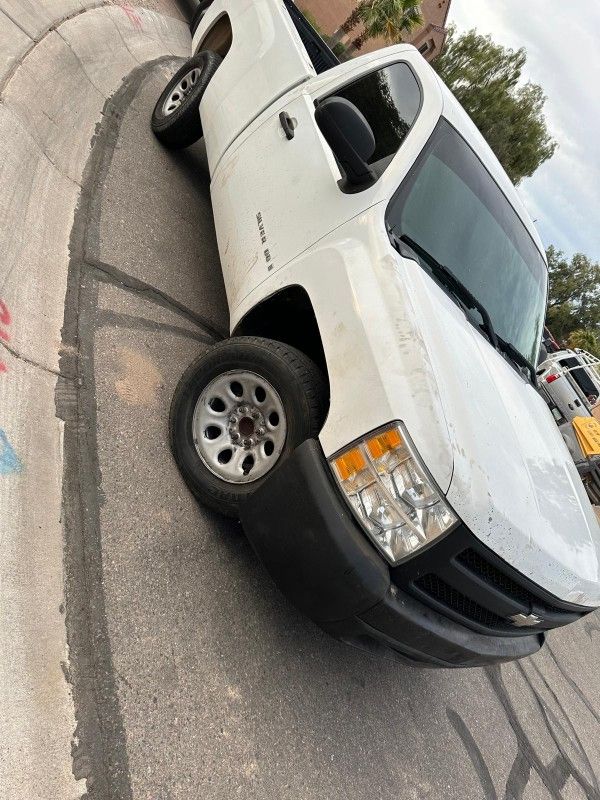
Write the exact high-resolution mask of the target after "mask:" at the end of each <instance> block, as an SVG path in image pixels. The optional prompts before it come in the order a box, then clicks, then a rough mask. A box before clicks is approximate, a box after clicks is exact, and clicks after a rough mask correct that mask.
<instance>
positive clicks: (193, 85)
mask: <svg viewBox="0 0 600 800" xmlns="http://www.w3.org/2000/svg"><path fill="white" fill-rule="evenodd" d="M220 63H221V56H219V55H217V53H212V52H210V51H209V50H205V51H203V52H201V53H197V54H196V55H195V56H192V58H190V59H188V60H187V61H186V62H185V64H183V65H182V67H181V68H180V69H178V70H177V72H176V73H175V75H173V77H172V78H171V80H170V81H169V83H168V84H167V86H166V87H165V89H164V91H163V92H162V94H161V96H160V97H159V98H158V100H157V102H156V105H155V106H154V111H153V112H152V122H151V125H152V130H153V132H154V135H155V136H156V138H157V139H158V140H159V141H160V142H162V144H164V145H165V147H168V148H170V149H171V150H178V149H180V148H182V147H188V146H189V145H191V144H193V143H194V142H197V141H198V139H200V138H201V136H202V122H201V121H200V110H199V106H200V100H201V99H202V95H203V94H204V92H205V91H206V87H207V86H208V84H209V83H210V81H211V79H212V77H213V75H214V74H215V72H216V71H217V69H218V67H219V64H220ZM174 94H179V96H180V98H181V95H183V97H182V98H181V99H179V100H177V99H176V98H172V96H173V95H174ZM170 98H172V102H171V103H170V104H169V99H170Z"/></svg>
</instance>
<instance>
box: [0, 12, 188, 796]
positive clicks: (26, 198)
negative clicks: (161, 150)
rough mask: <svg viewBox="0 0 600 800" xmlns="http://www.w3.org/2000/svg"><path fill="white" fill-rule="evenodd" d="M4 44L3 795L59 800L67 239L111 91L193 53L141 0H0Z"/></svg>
mask: <svg viewBox="0 0 600 800" xmlns="http://www.w3.org/2000/svg"><path fill="white" fill-rule="evenodd" d="M0 52H1V53H2V57H1V58H0V91H1V94H0V182H1V184H2V186H3V192H2V195H1V196H0V252H2V254H3V256H2V261H1V263H0V542H1V548H0V605H1V611H0V613H1V615H2V626H1V628H0V707H1V708H2V715H0V787H2V790H1V791H0V796H2V797H7V798H8V797H28V798H40V800H42V799H43V800H47V798H49V797H52V798H57V800H60V799H61V798H73V797H76V796H80V795H82V794H83V793H84V792H85V788H86V787H85V782H84V781H76V780H75V778H74V776H73V772H72V765H71V758H70V753H71V748H72V745H73V740H72V737H73V732H74V730H75V716H74V709H73V702H72V698H71V692H70V687H69V684H68V681H67V680H66V676H67V675H68V669H69V666H68V652H67V644H66V635H65V626H64V616H63V615H64V603H63V597H64V590H63V532H62V521H61V515H62V473H63V453H62V449H63V443H62V436H63V423H62V422H61V421H60V420H59V419H57V418H56V416H55V410H54V409H55V405H54V393H55V388H56V382H57V377H58V375H59V374H60V367H59V362H60V356H61V352H60V341H61V327H62V324H63V317H64V302H65V291H66V281H67V270H68V263H69V237H70V234H71V227H72V223H73V215H74V211H75V208H76V206H77V203H78V202H79V201H80V194H81V181H82V175H83V170H84V168H85V165H86V163H87V160H88V157H89V154H90V149H91V142H92V140H93V137H94V133H95V129H96V125H97V123H98V121H99V119H100V115H101V112H102V109H103V107H104V105H105V103H106V99H107V98H108V97H109V96H111V95H112V93H113V92H114V91H115V90H116V89H117V88H118V87H119V85H120V83H121V81H122V80H123V78H124V77H125V76H126V75H127V74H128V73H129V72H131V70H133V69H134V68H136V67H137V66H139V65H140V64H142V63H145V62H147V61H151V60H154V59H156V58H159V57H161V56H165V55H178V56H187V55H188V54H189V52H190V35H189V30H188V28H187V25H186V24H185V23H183V22H181V21H180V20H176V19H172V18H167V17H164V16H161V15H159V14H157V13H155V12H152V11H148V10H145V9H138V8H133V7H131V6H129V5H123V6H117V5H105V4H103V3H99V2H86V0H81V1H80V0H46V2H38V3H36V4H34V3H31V2H29V0H0ZM62 377H63V378H64V379H65V380H66V381H67V382H69V381H72V380H73V376H69V375H64V376H62Z"/></svg>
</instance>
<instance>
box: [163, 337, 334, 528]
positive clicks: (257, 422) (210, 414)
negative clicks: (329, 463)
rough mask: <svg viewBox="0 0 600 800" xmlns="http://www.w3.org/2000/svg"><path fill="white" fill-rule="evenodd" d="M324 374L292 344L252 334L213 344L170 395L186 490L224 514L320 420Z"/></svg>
mask: <svg viewBox="0 0 600 800" xmlns="http://www.w3.org/2000/svg"><path fill="white" fill-rule="evenodd" d="M326 403H327V391H326V384H325V381H324V378H323V376H322V374H321V372H320V370H319V369H318V368H317V367H316V365H315V364H314V363H313V362H312V361H311V360H310V359H309V358H307V356H305V355H304V354H303V353H301V352H300V351H299V350H296V349H295V348H293V347H289V346H288V345H285V344H283V343H281V342H275V341H272V340H270V339H261V338H258V337H238V338H233V339H228V340H226V341H224V342H220V343H219V344H216V345H214V347H212V348H211V349H210V350H209V351H208V352H207V353H205V354H204V355H202V356H200V358H198V359H197V360H196V361H194V362H193V364H191V365H190V367H189V368H188V369H187V371H186V372H185V374H184V375H183V377H182V378H181V381H180V382H179V385H178V386H177V389H176V390H175V394H174V396H173V401H172V403H171V413H170V442H171V450H172V452H173V455H174V457H175V461H176V462H177V465H178V466H179V469H180V470H181V473H182V475H183V477H184V479H185V481H186V483H187V484H188V486H189V488H190V489H191V490H192V492H193V493H194V494H195V495H196V497H197V498H198V499H199V500H200V501H201V502H202V503H204V504H205V505H207V506H209V507H210V508H212V509H214V510H216V511H219V512H220V513H222V514H225V515H226V516H230V517H237V516H238V509H239V505H240V503H241V502H242V500H243V499H244V498H245V497H246V496H247V495H248V494H250V493H251V492H252V491H254V489H256V487H257V486H259V485H260V483H261V482H262V481H264V480H265V479H266V477H267V476H268V475H269V473H270V472H271V471H272V470H273V469H274V468H275V466H276V465H277V464H279V463H280V462H281V461H282V460H283V459H285V458H286V457H287V456H288V455H289V454H290V453H291V452H292V451H293V450H294V449H295V448H296V447H298V445H300V444H302V442H303V441H305V440H306V439H309V438H312V437H314V436H316V435H317V434H318V432H319V430H320V428H321V425H322V424H323V420H324V417H325V410H326Z"/></svg>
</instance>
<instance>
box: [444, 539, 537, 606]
mask: <svg viewBox="0 0 600 800" xmlns="http://www.w3.org/2000/svg"><path fill="white" fill-rule="evenodd" d="M456 560H457V561H458V563H459V564H464V566H465V567H467V569H469V570H471V572H474V573H475V574H476V575H479V577H480V578H482V580H484V581H486V582H487V583H489V584H490V585H492V586H495V587H496V589H499V590H500V591H501V592H504V593H505V594H507V595H509V596H510V597H512V598H513V599H514V600H518V601H519V602H521V603H525V604H531V602H532V601H533V599H534V597H533V595H532V594H531V592H528V591H527V589H525V588H523V586H519V584H518V583H517V582H516V581H513V580H511V579H510V578H509V577H508V575H506V574H505V573H504V572H502V571H501V570H499V569H496V567H494V566H493V564H490V562H489V561H486V560H485V558H483V556H481V555H480V554H479V553H477V552H476V551H475V550H473V549H472V548H469V549H468V550H463V552H462V553H459V554H458V555H457V556H456Z"/></svg>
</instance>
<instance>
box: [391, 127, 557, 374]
mask: <svg viewBox="0 0 600 800" xmlns="http://www.w3.org/2000/svg"><path fill="white" fill-rule="evenodd" d="M387 221H388V226H389V227H390V228H391V229H392V230H393V231H394V233H395V234H396V235H397V236H408V237H409V238H410V239H412V240H414V241H415V242H417V243H418V244H419V245H420V246H421V247H422V248H423V249H424V250H425V251H427V252H428V253H430V254H431V255H432V256H433V257H434V258H435V259H436V260H437V261H439V262H440V264H443V265H444V266H446V267H448V268H449V269H450V270H451V271H452V272H453V273H454V275H455V276H456V277H457V278H458V279H459V280H460V281H461V283H463V284H464V285H465V286H466V287H467V289H468V290H469V291H470V292H471V294H472V295H473V296H474V297H475V298H476V299H477V300H478V301H479V302H480V303H481V304H482V305H483V306H485V308H486V310H487V312H488V314H489V316H490V319H491V322H492V325H493V327H494V330H495V331H496V333H497V334H498V336H500V337H501V338H502V339H504V340H505V341H507V342H509V343H511V344H513V345H514V346H515V347H516V349H517V350H519V352H520V353H522V355H523V356H525V358H526V359H527V360H528V361H530V363H532V364H535V363H536V361H537V353H538V349H539V344H540V338H541V334H542V329H543V325H544V317H545V313H546V291H547V269H546V265H545V263H544V260H543V258H542V256H541V254H540V252H539V251H538V249H537V247H536V246H535V244H534V242H533V240H532V238H531V236H530V235H529V233H528V232H527V229H526V228H525V226H524V225H523V223H522V222H521V220H520V218H519V217H518V215H517V213H516V212H515V211H514V209H513V208H512V206H511V205H510V203H509V202H508V200H507V199H506V197H505V196H504V194H503V193H502V192H501V190H500V189H499V187H498V185H497V184H496V183H495V181H494V180H493V178H492V177H491V175H490V174H489V173H488V172H487V170H486V169H485V168H484V166H483V165H482V163H481V162H480V161H479V159H478V158H477V156H476V155H475V153H474V152H473V151H472V150H471V148H470V147H469V146H468V145H467V143H466V142H465V141H464V140H463V139H462V137H461V136H459V134H458V133H457V132H456V131H455V130H454V128H452V127H451V126H450V124H449V123H447V122H445V121H444V120H442V121H441V122H440V123H439V125H438V127H437V128H436V130H435V132H434V134H433V136H432V137H431V139H430V140H429V142H428V144H427V145H426V147H425V149H424V151H423V153H422V154H421V155H420V156H419V158H418V159H417V161H416V162H415V165H414V167H413V168H412V170H411V171H410V173H409V174H408V176H407V178H406V179H405V181H404V182H403V184H402V185H401V187H400V189H399V191H398V193H397V194H396V195H395V197H394V198H393V200H392V202H391V203H390V206H389V208H388V214H387Z"/></svg>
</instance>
